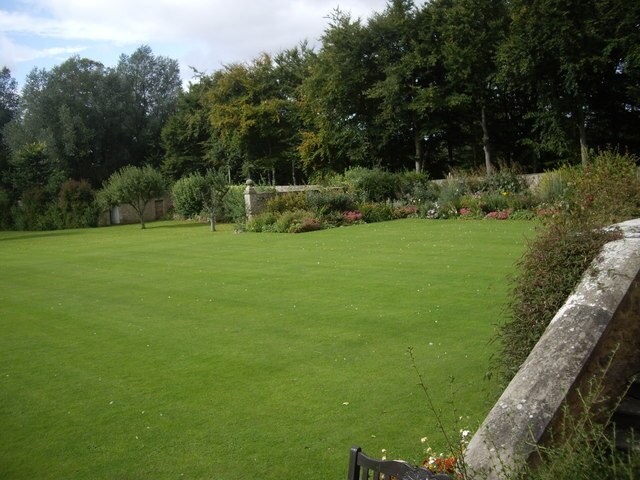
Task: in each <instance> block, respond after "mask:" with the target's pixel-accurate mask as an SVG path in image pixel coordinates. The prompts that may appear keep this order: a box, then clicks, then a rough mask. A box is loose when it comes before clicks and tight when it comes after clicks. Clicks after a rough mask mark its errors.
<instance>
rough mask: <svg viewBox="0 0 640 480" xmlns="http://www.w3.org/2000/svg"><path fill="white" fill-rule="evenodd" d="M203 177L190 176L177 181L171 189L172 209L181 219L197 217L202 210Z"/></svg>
mask: <svg viewBox="0 0 640 480" xmlns="http://www.w3.org/2000/svg"><path fill="white" fill-rule="evenodd" d="M203 182H204V177H203V176H202V175H195V174H191V175H188V176H186V177H182V178H181V179H179V180H177V181H176V182H175V183H174V184H173V187H171V197H172V199H173V208H174V210H175V212H176V213H177V214H178V215H179V216H181V217H182V218H193V217H197V216H198V215H200V214H201V213H202V211H203V210H204V205H203V203H202V189H203Z"/></svg>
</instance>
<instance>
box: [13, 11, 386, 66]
mask: <svg viewBox="0 0 640 480" xmlns="http://www.w3.org/2000/svg"><path fill="white" fill-rule="evenodd" d="M338 3H339V6H340V8H341V10H342V11H345V12H351V14H352V16H353V17H354V18H355V17H361V18H366V17H369V16H370V15H371V14H372V13H373V12H374V11H381V10H382V9H384V7H385V5H386V0H344V1H341V2H339V0H270V1H257V0H231V1H230V0H137V1H135V2H131V0H91V1H87V0H21V3H20V4H16V3H14V5H16V6H15V7H13V9H12V10H11V11H9V10H8V7H4V8H3V7H0V32H3V37H2V38H0V41H2V42H3V43H2V54H1V56H0V61H4V63H10V62H8V61H7V60H5V58H6V57H8V56H9V55H12V59H13V62H14V63H15V62H26V61H33V60H37V59H39V58H44V57H45V56H46V55H60V54H65V53H67V54H69V55H70V54H73V53H78V52H80V51H82V50H84V49H85V47H86V46H87V45H92V44H100V45H101V46H105V45H111V46H112V47H113V48H114V49H118V50H119V51H118V53H130V52H132V51H133V49H135V48H136V47H137V46H139V45H141V44H143V43H144V44H149V45H150V46H151V48H152V49H153V51H154V53H156V54H161V55H167V56H171V57H172V58H177V59H178V60H179V61H180V63H181V66H182V65H193V66H194V67H196V68H198V69H199V70H204V71H209V72H210V71H212V70H215V69H217V68H219V67H220V66H221V65H222V64H223V63H230V62H234V61H248V60H250V59H252V58H255V57H256V56H257V55H259V54H260V53H261V52H272V53H275V52H277V51H280V50H282V49H285V48H290V47H293V46H295V45H297V44H298V43H299V42H300V41H302V40H305V39H307V40H309V42H310V44H311V45H317V40H318V39H319V37H320V36H321V35H322V33H323V31H324V29H325V28H326V26H327V19H326V17H327V15H329V14H330V13H331V12H332V11H333V10H334V9H335V8H336V7H337V6H338ZM17 5H22V8H21V9H18V8H17ZM35 39H38V40H39V41H40V42H42V41H50V43H53V44H55V45H56V46H55V47H50V46H46V47H43V46H38V47H34V43H35V42H36V40H35ZM7 42H8V45H9V47H10V48H5V43H7ZM75 43H79V44H81V45H75ZM59 44H62V46H60V45H59ZM56 48H57V49H58V50H56ZM7 52H12V53H10V54H9V53H7ZM90 53H93V51H90V52H87V53H86V54H87V55H88V56H91V55H90ZM111 57H114V55H113V54H112V55H111ZM94 60H97V61H103V62H104V60H103V59H102V58H94ZM105 63H106V62H105ZM106 64H107V63H106ZM184 75H189V72H184V71H183V76H184Z"/></svg>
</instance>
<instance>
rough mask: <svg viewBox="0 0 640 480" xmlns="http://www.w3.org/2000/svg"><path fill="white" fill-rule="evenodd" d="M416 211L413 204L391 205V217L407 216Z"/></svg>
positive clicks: (415, 213) (412, 214)
mask: <svg viewBox="0 0 640 480" xmlns="http://www.w3.org/2000/svg"><path fill="white" fill-rule="evenodd" d="M417 213H418V207H416V206H415V205H397V206H394V207H393V218H408V217H411V216H415V215H417Z"/></svg>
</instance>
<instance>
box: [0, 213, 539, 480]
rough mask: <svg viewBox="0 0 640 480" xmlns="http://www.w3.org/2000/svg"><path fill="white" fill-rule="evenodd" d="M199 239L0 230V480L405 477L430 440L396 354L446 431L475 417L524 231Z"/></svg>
mask: <svg viewBox="0 0 640 480" xmlns="http://www.w3.org/2000/svg"><path fill="white" fill-rule="evenodd" d="M207 228H208V227H207V226H200V225H193V224H180V223H171V222H167V223H155V224H150V225H149V226H148V229H147V230H140V229H139V227H138V226H135V225H132V226H123V227H110V228H103V229H93V230H71V231H62V232H44V233H28V232H0V329H1V330H0V332H1V335H0V432H1V433H0V478H7V479H35V478H37V479H47V478H50V479H63V478H64V479H72V478H74V479H75V478H86V479H142V478H153V479H165V478H166V479H170V478H175V479H178V478H192V479H193V478H195V479H200V478H210V479H216V480H236V479H254V478H262V479H274V480H275V479H278V480H287V479H294V478H306V479H312V480H313V479H318V480H321V479H322V480H325V479H340V478H343V477H344V476H345V472H346V463H347V457H348V449H349V447H350V446H352V445H354V444H357V445H360V446H362V447H363V448H364V450H365V451H366V452H369V453H370V454H372V455H374V456H376V455H378V456H379V455H380V453H379V452H380V449H382V448H386V449H388V450H389V452H390V455H391V456H394V457H403V458H405V459H407V460H413V461H418V460H419V458H420V455H421V448H422V447H421V445H420V437H422V436H425V435H428V436H429V438H430V440H432V443H435V444H436V445H442V438H441V437H440V435H439V434H438V429H437V427H436V424H435V420H434V418H433V415H432V414H431V413H430V412H429V411H428V409H427V408H426V402H425V399H424V396H423V394H421V391H420V388H419V387H418V386H417V378H416V375H415V372H414V371H413V370H412V368H411V362H410V359H409V356H408V354H407V347H409V346H413V347H414V349H415V355H416V358H417V362H418V364H419V368H420V370H421V371H422V373H423V375H424V377H425V379H426V380H427V382H428V383H429V388H430V390H431V394H432V396H433V397H434V399H435V400H436V402H437V403H438V405H439V408H442V409H443V411H444V412H445V413H444V416H445V419H446V420H447V421H451V425H452V426H454V425H455V422H454V420H453V418H454V417H455V416H457V415H461V416H464V417H465V418H463V421H462V422H463V425H462V426H465V427H472V428H473V427H475V426H477V423H478V422H479V421H481V419H482V418H483V416H484V414H485V413H486V412H487V411H488V409H489V408H490V406H491V403H492V400H494V398H495V394H496V388H497V387H496V386H495V385H491V384H489V383H487V382H486V381H485V380H483V375H484V374H485V372H486V370H487V368H488V359H489V356H490V355H491V353H492V352H493V351H494V350H495V348H496V346H495V345H492V344H489V340H490V338H491V336H492V334H493V328H494V324H495V323H496V322H497V321H498V320H499V319H500V317H501V316H502V315H503V311H502V308H503V305H504V302H505V299H506V290H507V284H506V280H505V278H506V276H507V275H508V274H509V273H510V272H511V271H512V268H513V267H512V265H513V262H514V260H515V259H516V258H517V257H518V256H519V255H520V253H521V252H522V250H523V246H524V239H525V236H530V235H531V231H532V228H533V227H532V224H531V223H524V222H496V221H424V220H402V221H395V222H388V223H382V224H371V225H360V226H354V227H349V228H341V229H334V230H326V231H320V232H314V233H307V234H303V235H279V234H248V233H247V234H242V235H234V234H233V233H232V232H231V227H226V226H222V231H219V232H217V233H215V234H211V233H209V232H208V231H207ZM450 377H454V378H455V380H454V381H453V383H452V382H451V381H450ZM451 386H453V390H454V391H455V394H454V396H455V403H456V408H457V412H454V411H453V409H452V408H451V406H450V405H449V403H448V402H450V401H451V398H452V396H451V392H450V390H451V388H450V387H451ZM347 402H348V404H347ZM467 416H468V418H466V417H467Z"/></svg>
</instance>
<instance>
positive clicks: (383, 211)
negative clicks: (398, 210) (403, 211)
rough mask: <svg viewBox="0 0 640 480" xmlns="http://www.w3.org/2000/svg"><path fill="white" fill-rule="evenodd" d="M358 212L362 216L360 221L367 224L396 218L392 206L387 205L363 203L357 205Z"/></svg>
mask: <svg viewBox="0 0 640 480" xmlns="http://www.w3.org/2000/svg"><path fill="white" fill-rule="evenodd" d="M358 210H359V211H360V213H361V214H362V220H364V221H365V222H367V223H375V222H386V221H388V220H393V219H394V218H396V217H395V211H394V208H393V205H391V204H389V203H372V202H365V203H361V204H360V205H358Z"/></svg>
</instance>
